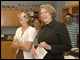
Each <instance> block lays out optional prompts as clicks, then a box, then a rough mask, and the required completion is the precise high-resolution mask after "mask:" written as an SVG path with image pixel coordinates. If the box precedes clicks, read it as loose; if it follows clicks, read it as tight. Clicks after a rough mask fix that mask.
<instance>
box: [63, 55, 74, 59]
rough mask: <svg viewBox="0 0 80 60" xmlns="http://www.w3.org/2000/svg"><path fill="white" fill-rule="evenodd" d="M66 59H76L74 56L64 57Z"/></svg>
mask: <svg viewBox="0 0 80 60" xmlns="http://www.w3.org/2000/svg"><path fill="white" fill-rule="evenodd" d="M64 59H75V57H74V56H71V55H68V56H64Z"/></svg>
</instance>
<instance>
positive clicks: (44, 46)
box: [38, 42, 51, 50]
mask: <svg viewBox="0 0 80 60" xmlns="http://www.w3.org/2000/svg"><path fill="white" fill-rule="evenodd" d="M38 46H39V47H43V48H45V49H46V50H51V46H50V45H48V44H47V43H46V42H41V43H40V44H38Z"/></svg>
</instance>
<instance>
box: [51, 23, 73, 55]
mask: <svg viewBox="0 0 80 60" xmlns="http://www.w3.org/2000/svg"><path fill="white" fill-rule="evenodd" d="M57 27H58V28H59V29H58V33H59V35H58V36H59V40H60V41H61V43H59V44H55V45H51V54H57V53H58V54H59V53H63V52H66V51H70V49H71V48H72V46H71V41H70V36H69V33H68V30H67V28H66V26H65V24H64V23H61V24H58V26H57Z"/></svg>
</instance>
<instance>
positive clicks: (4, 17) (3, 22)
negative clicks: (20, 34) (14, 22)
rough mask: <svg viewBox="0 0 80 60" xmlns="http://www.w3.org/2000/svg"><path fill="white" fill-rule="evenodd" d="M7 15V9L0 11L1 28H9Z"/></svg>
mask: <svg viewBox="0 0 80 60" xmlns="http://www.w3.org/2000/svg"><path fill="white" fill-rule="evenodd" d="M9 14H10V13H9V10H8V9H1V26H9V24H10V23H9V22H10V19H9Z"/></svg>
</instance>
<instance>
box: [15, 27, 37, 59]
mask: <svg viewBox="0 0 80 60" xmlns="http://www.w3.org/2000/svg"><path fill="white" fill-rule="evenodd" d="M21 28H22V27H19V28H18V29H17V31H16V34H15V37H16V38H17V39H18V40H19V43H20V42H22V43H27V42H28V41H31V42H34V38H35V36H36V30H35V28H33V27H31V26H30V27H29V28H28V29H27V30H26V31H25V32H24V34H23V35H22V37H21V34H22V31H21ZM33 48H34V43H33V45H32V48H31V50H30V51H29V52H27V51H23V55H24V59H33V57H32V55H31V51H32V49H33ZM18 50H19V49H17V52H18ZM17 52H16V53H17Z"/></svg>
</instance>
